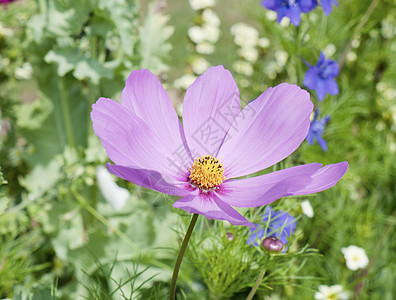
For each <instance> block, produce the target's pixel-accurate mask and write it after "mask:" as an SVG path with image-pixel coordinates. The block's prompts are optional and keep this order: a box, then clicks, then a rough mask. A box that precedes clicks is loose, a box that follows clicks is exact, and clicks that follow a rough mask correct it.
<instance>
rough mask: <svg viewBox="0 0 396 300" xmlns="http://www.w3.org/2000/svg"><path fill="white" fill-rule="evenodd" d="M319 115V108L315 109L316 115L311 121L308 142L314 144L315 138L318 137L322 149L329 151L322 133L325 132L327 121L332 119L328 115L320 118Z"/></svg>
mask: <svg viewBox="0 0 396 300" xmlns="http://www.w3.org/2000/svg"><path fill="white" fill-rule="evenodd" d="M318 115H319V109H317V110H316V111H315V116H314V119H313V120H312V122H311V126H310V127H309V131H308V135H307V137H306V140H307V142H308V144H310V145H313V143H314V140H315V138H316V140H317V141H318V144H319V146H320V147H321V148H322V150H323V151H327V142H326V141H325V140H324V139H323V138H322V134H323V132H324V128H325V125H326V123H327V122H328V121H329V120H330V116H326V117H325V118H323V119H321V120H318Z"/></svg>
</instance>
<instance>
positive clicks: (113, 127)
mask: <svg viewBox="0 0 396 300" xmlns="http://www.w3.org/2000/svg"><path fill="white" fill-rule="evenodd" d="M91 118H92V122H93V128H94V131H95V133H96V135H97V136H99V138H100V139H101V141H102V144H103V147H104V148H105V149H106V152H107V155H108V156H109V158H110V159H111V160H112V161H113V162H114V163H115V164H117V165H122V166H128V167H132V168H135V169H146V170H153V171H157V172H160V173H161V174H166V175H167V176H170V177H174V178H176V177H178V176H179V174H180V173H181V171H180V170H179V169H178V168H177V167H175V166H173V165H172V163H171V162H170V161H169V157H170V156H171V153H169V149H167V148H165V147H164V146H163V144H162V143H161V141H160V140H159V139H158V136H157V135H156V134H155V133H154V132H153V130H151V128H149V126H147V124H146V123H145V122H144V121H143V120H142V119H140V118H139V117H138V116H136V115H135V114H133V113H130V112H128V111H127V109H126V108H125V107H123V106H121V105H120V104H119V103H118V102H116V101H114V100H111V99H106V98H100V99H99V100H98V101H97V102H96V103H95V104H93V105H92V112H91ZM186 170H187V169H184V170H183V171H184V172H186Z"/></svg>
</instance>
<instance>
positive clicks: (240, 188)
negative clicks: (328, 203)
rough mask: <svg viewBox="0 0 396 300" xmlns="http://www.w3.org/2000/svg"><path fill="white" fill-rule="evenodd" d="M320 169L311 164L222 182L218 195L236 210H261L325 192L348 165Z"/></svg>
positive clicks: (334, 165)
mask: <svg viewBox="0 0 396 300" xmlns="http://www.w3.org/2000/svg"><path fill="white" fill-rule="evenodd" d="M320 166H321V164H319V163H311V164H307V165H302V166H297V167H292V168H288V169H284V170H281V171H277V172H272V173H269V174H265V175H261V176H257V177H253V178H248V179H239V180H230V181H227V182H224V183H223V184H222V185H221V187H220V190H219V191H218V192H219V194H221V195H222V197H223V198H224V199H226V200H224V201H225V202H226V203H227V204H230V205H233V206H236V207H257V206H262V205H266V204H270V203H272V202H273V201H275V200H277V199H279V198H281V197H286V196H293V195H307V194H312V193H317V192H320V191H323V190H326V189H328V188H330V187H332V186H334V185H335V184H336V183H337V182H338V180H339V179H340V178H341V177H342V176H344V174H345V172H346V170H347V168H348V163H347V162H341V163H337V164H331V165H327V166H324V167H322V168H321V167H320Z"/></svg>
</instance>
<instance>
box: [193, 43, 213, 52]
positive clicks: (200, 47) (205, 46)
mask: <svg viewBox="0 0 396 300" xmlns="http://www.w3.org/2000/svg"><path fill="white" fill-rule="evenodd" d="M195 49H196V50H197V52H198V53H200V54H212V53H213V52H214V51H215V46H214V45H212V44H211V43H209V42H202V43H199V44H197V45H196V46H195Z"/></svg>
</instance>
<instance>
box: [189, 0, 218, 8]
mask: <svg viewBox="0 0 396 300" xmlns="http://www.w3.org/2000/svg"><path fill="white" fill-rule="evenodd" d="M188 2H189V3H190V6H191V8H192V9H193V10H199V9H204V8H207V7H213V6H214V5H215V3H216V1H215V0H189V1H188Z"/></svg>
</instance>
